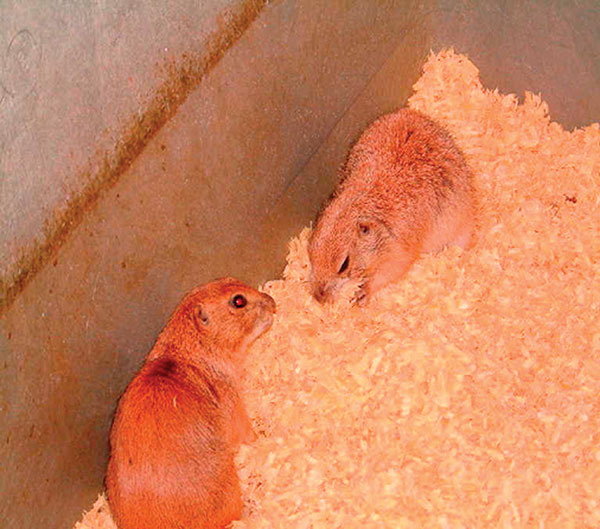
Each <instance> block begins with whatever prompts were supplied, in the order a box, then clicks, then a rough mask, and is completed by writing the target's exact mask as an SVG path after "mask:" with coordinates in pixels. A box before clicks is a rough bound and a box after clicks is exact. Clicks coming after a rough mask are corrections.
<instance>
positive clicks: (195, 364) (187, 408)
mask: <svg viewBox="0 0 600 529" xmlns="http://www.w3.org/2000/svg"><path fill="white" fill-rule="evenodd" d="M238 294H241V295H243V296H244V297H245V298H246V300H247V304H246V306H245V307H243V308H237V307H235V306H234V305H233V304H232V300H233V298H234V297H235V296H236V295H238ZM274 312H275V302H274V301H273V299H272V298H271V297H270V296H268V295H267V294H262V293H260V292H258V291H256V290H254V289H253V288H250V287H249V286H247V285H245V284H243V283H241V282H240V281H237V280H235V279H231V278H225V279H220V280H217V281H213V282H211V283H208V284H206V285H204V286H201V287H199V288H197V289H195V290H194V291H192V292H191V293H190V294H188V295H187V296H186V297H185V298H184V299H183V301H182V302H181V303H180V304H179V306H178V307H177V309H176V310H175V312H174V313H173V315H172V316H171V318H170V319H169V321H168V323H167V325H166V327H165V328H164V329H163V331H162V332H161V334H160V335H159V337H158V339H157V341H156V343H155V345H154V347H153V348H152V350H151V351H150V353H149V354H148V357H147V359H146V362H145V364H144V365H143V366H142V368H141V370H140V372H139V373H138V374H137V375H136V376H135V378H134V379H133V380H132V381H131V383H130V384H129V386H128V387H127V389H126V391H125V393H124V394H123V396H122V397H121V400H120V401H119V405H118V408H117V412H116V415H115V420H114V423H113V426H112V430H111V435H110V444H111V455H110V460H109V463H108V469H107V473H106V488H107V493H108V499H109V503H110V507H111V510H112V513H113V516H114V518H115V521H116V523H117V526H118V527H119V529H153V528H161V529H194V528H197V529H200V528H202V529H217V528H222V527H225V526H226V525H227V524H229V523H230V522H231V521H233V520H235V519H238V518H239V517H240V516H241V512H242V499H241V494H240V487H239V483H238V477H237V473H236V470H235V466H234V460H233V458H234V455H235V452H236V450H237V447H238V446H239V444H240V443H244V442H247V441H251V440H253V439H254V438H255V434H254V432H253V431H252V427H251V425H250V421H249V419H248V417H247V415H246V411H245V408H244V405H243V403H242V401H241V399H240V395H239V393H238V388H237V384H238V382H237V379H238V368H239V367H240V364H241V361H242V359H243V354H242V353H243V352H244V349H245V348H246V346H247V345H248V344H249V343H251V342H252V341H253V340H255V339H256V338H257V337H258V336H260V335H261V334H262V333H263V332H265V331H266V330H267V329H268V328H269V327H270V326H271V323H272V321H273V313H274Z"/></svg>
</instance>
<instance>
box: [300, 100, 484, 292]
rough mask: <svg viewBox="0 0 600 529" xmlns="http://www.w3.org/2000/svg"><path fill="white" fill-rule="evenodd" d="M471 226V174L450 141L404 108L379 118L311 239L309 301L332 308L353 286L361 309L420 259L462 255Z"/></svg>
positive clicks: (356, 148)
mask: <svg viewBox="0 0 600 529" xmlns="http://www.w3.org/2000/svg"><path fill="white" fill-rule="evenodd" d="M473 225H474V200H473V184H472V174H471V171H470V169H469V167H468V166H467V163H466V161H465V159H464V157H463V155H462V153H461V152H460V150H459V149H458V147H457V146H456V144H455V143H454V141H453V140H452V138H451V137H450V134H448V132H446V131H445V130H444V129H443V128H442V127H440V126H439V125H438V124H436V123H435V122H433V121H432V120H431V119H429V118H428V117H426V116H425V115H423V114H421V113H420V112H417V111H415V110H410V109H408V108H405V109H401V110H399V111H397V112H395V113H393V114H388V115H385V116H382V117H381V118H379V119H377V120H376V121H375V122H374V123H372V124H371V125H370V126H369V127H368V128H367V129H366V130H365V132H364V133H363V134H362V135H361V137H360V138H359V140H358V141H357V143H356V144H355V145H354V147H353V148H352V149H351V151H350V154H349V155H348V159H347V161H346V163H345V165H344V166H343V167H342V169H341V182H340V184H339V186H338V188H337V190H336V191H335V193H334V195H333V197H332V199H331V200H330V202H329V203H328V204H327V205H326V207H325V209H324V210H323V211H322V213H321V215H320V216H319V218H318V220H317V224H316V226H315V229H314V231H313V233H312V235H311V239H310V241H309V256H310V262H311V287H312V293H313V296H314V297H315V299H317V300H318V301H320V302H325V301H329V300H333V299H335V298H336V295H337V294H338V293H339V290H340V288H341V287H342V285H343V284H344V283H346V282H347V281H349V280H356V281H358V283H359V288H358V292H357V294H356V300H357V301H358V302H359V303H360V304H364V303H366V302H367V300H368V298H369V296H370V295H371V294H373V293H374V292H376V291H377V290H379V289H380V288H381V287H383V286H385V285H386V284H388V283H390V282H392V281H395V280H397V279H399V278H400V277H401V276H402V275H403V274H404V273H405V272H406V271H407V270H408V268H409V267H410V266H411V264H412V263H413V262H414V261H415V259H417V258H418V257H419V255H420V254H421V253H422V252H435V251H439V250H441V249H442V248H443V247H444V246H446V245H449V244H457V245H459V246H462V247H467V246H468V245H469V243H470V240H471V235H472V232H473Z"/></svg>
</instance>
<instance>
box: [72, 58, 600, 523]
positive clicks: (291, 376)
mask: <svg viewBox="0 0 600 529" xmlns="http://www.w3.org/2000/svg"><path fill="white" fill-rule="evenodd" d="M409 106H411V107H412V108H415V109H418V110H421V111H423V112H425V113H426V114H428V115H429V116H431V117H433V118H434V119H436V120H437V121H439V122H440V123H441V124H443V125H444V126H446V127H447V128H448V129H449V130H450V131H451V132H452V134H453V135H454V137H455V138H456V140H457V142H458V144H459V146H460V147H461V148H462V150H463V152H464V153H465V154H466V156H467V158H468V160H469V162H470V164H471V166H472V167H473V170H474V172H475V185H476V187H477V190H478V201H479V210H480V214H479V228H478V240H477V243H476V246H475V247H474V248H473V249H471V250H470V251H468V252H461V251H460V250H458V249H457V248H450V249H448V250H446V251H444V252H443V253H441V254H439V255H434V256H432V255H429V256H424V257H423V258H422V259H421V260H420V261H419V262H418V263H417V264H416V265H415V266H414V267H413V269H412V270H411V271H410V272H409V273H408V274H407V276H406V277H405V278H404V279H403V280H402V281H400V282H399V283H397V284H396V285H392V286H390V287H388V288H386V289H384V290H382V291H381V292H380V293H379V295H378V296H376V297H375V298H374V299H372V301H371V302H370V304H369V306H368V307H367V308H365V309H359V308H357V307H354V306H351V305H350V304H349V302H348V296H347V297H346V298H345V299H343V300H342V301H341V302H340V303H338V304H337V305H335V306H325V307H323V306H320V305H319V304H317V303H316V302H315V301H313V300H312V299H311V297H310V295H309V291H308V285H307V282H306V281H307V279H308V271H309V266H308V256H307V251H306V243H307V238H308V236H309V231H308V230H307V229H306V230H304V231H303V232H302V233H301V234H300V236H299V237H298V238H297V239H294V240H293V241H292V242H291V243H290V254H289V257H288V266H287V268H286V270H285V273H284V279H283V280H280V281H272V282H270V283H268V284H267V285H266V286H265V290H266V291H267V292H268V293H269V294H271V295H272V296H273V297H274V298H275V300H276V301H277V305H278V312H277V318H276V322H275V324H274V326H273V328H272V329H271V331H269V333H267V334H266V335H265V336H264V337H263V338H261V339H260V340H259V341H258V342H257V343H256V344H255V346H254V347H253V348H252V349H251V351H250V353H249V357H248V360H247V369H248V375H247V380H246V381H245V387H246V391H245V395H244V397H245V400H246V403H247V408H248V412H249V414H250V416H251V417H253V418H254V422H255V428H256V430H257V431H258V432H260V433H261V435H260V437H259V439H258V440H257V441H256V442H255V443H253V444H252V445H251V446H244V447H242V449H241V451H240V454H239V457H238V458H237V462H238V468H239V473H240V478H241V481H242V486H243V488H244V494H245V500H246V504H247V513H246V517H245V518H244V519H243V520H241V521H239V522H235V523H234V527H235V528H236V529H242V528H248V529H250V528H275V527H286V528H298V529H309V528H313V529H317V528H338V527H340V528H341V527H343V528H344V529H350V528H353V527H356V528H367V527H373V528H380V527H381V528H398V529H404V528H423V527H428V528H440V529H450V528H452V529H454V528H465V529H467V528H486V527H494V528H496V527H499V528H510V527H534V528H546V529H547V528H552V527H556V528H561V529H565V528H571V527H572V528H587V527H589V528H592V527H594V528H597V527H600V493H599V491H600V399H599V397H598V395H600V323H598V320H600V317H599V314H600V127H599V126H598V125H597V124H594V125H591V126H589V127H587V128H584V129H580V130H575V131H573V132H566V131H564V130H563V129H562V127H561V126H560V125H558V124H556V123H551V122H550V119H549V116H548V108H547V106H546V105H545V103H543V102H542V101H541V99H540V98H539V97H538V96H535V95H533V94H526V95H525V100H524V103H523V104H519V103H518V100H517V99H516V97H514V96H512V95H509V96H505V95H502V94H499V93H498V92H497V91H489V90H485V89H483V87H482V85H481V83H480V81H479V77H478V71H477V68H476V67H475V66H474V65H473V64H472V63H471V62H470V61H469V60H468V59H467V58H466V57H464V56H461V55H458V54H455V53H454V52H453V51H444V52H441V53H439V54H437V55H431V56H430V58H429V60H428V62H427V63H426V64H425V66H424V73H423V76H422V77H421V79H420V80H419V81H418V82H417V83H416V85H415V94H414V95H413V96H412V97H411V99H410V101H409ZM98 509H101V512H100V513H98ZM106 511H107V507H106V503H105V500H104V497H100V499H99V501H98V502H97V503H96V505H95V506H94V509H93V510H92V511H91V512H90V513H89V514H88V516H87V517H86V519H84V521H83V522H81V523H79V524H76V528H77V529H113V527H114V525H112V522H110V520H109V518H108V514H107V513H106ZM96 520H98V521H96ZM107 520H108V521H107ZM103 524H104V525H103Z"/></svg>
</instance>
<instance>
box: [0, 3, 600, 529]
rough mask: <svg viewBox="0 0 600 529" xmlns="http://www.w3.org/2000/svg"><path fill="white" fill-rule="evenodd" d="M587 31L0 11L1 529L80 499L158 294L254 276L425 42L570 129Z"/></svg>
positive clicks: (382, 15)
mask: <svg viewBox="0 0 600 529" xmlns="http://www.w3.org/2000/svg"><path fill="white" fill-rule="evenodd" d="M556 27H559V28H561V29H560V31H549V28H556ZM538 28H544V29H543V30H542V29H538ZM598 34H600V19H599V15H598V8H597V7H596V2H594V1H592V0H588V1H587V2H585V1H582V2H578V3H577V4H576V5H575V6H572V7H569V6H566V4H564V3H562V2H554V3H553V2H533V1H529V2H527V1H526V2H524V3H523V2H509V1H505V2H474V1H473V2H444V1H439V2H434V1H427V2H416V1H408V0H406V1H395V2H394V1H384V0H380V1H369V2H364V1H362V2H361V1H357V0H355V1H351V0H332V1H328V2H319V1H316V0H312V1H311V0H296V1H291V0H281V1H278V2H273V3H269V4H266V5H265V2H260V1H247V2H240V1H237V2H235V1H229V2H227V1H225V0H220V1H216V0H212V1H210V2H202V3H199V2H191V1H189V2H188V1H185V0H178V1H172V2H166V3H161V4H160V5H159V3H157V2H136V1H134V0H121V1H115V0H113V1H108V0H105V1H103V2H76V1H71V2H67V1H63V2H60V3H57V2H55V3H53V4H52V6H50V4H48V3H46V2H41V1H33V0H28V1H27V2H3V3H1V4H0V57H1V58H0V118H1V122H2V128H1V129H0V173H1V174H0V176H1V188H0V190H1V196H0V200H1V203H0V206H1V208H2V211H3V216H2V220H1V221H0V222H2V229H1V230H0V244H1V248H2V255H3V259H2V268H1V271H2V281H3V283H2V285H1V287H2V288H1V292H0V294H1V295H2V303H1V304H0V305H1V307H2V308H1V311H2V318H1V320H0V328H1V332H0V351H1V352H2V359H1V362H0V432H2V434H1V435H2V437H0V446H2V450H1V451H0V468H2V473H1V474H0V520H2V521H3V524H2V526H3V527H6V528H7V529H8V528H10V529H12V528H23V527H36V526H41V527H47V528H52V527H64V526H65V525H66V526H69V524H70V523H71V522H72V521H74V520H75V519H76V518H78V517H79V514H80V512H81V510H82V509H83V508H85V507H87V506H89V504H90V502H91V501H92V500H93V498H94V497H95V495H96V494H97V492H98V490H99V489H100V487H101V484H102V481H101V480H102V475H103V471H104V465H105V458H106V449H107V441H106V439H107V430H108V427H109V424H110V418H111V415H112V412H113V410H114V406H115V402H116V399H117V398H118V395H119V394H120V392H121V391H122V390H123V389H124V387H125V385H126V384H127V382H128V381H129V379H130V378H131V376H132V374H133V373H134V371H135V369H136V368H137V367H138V366H139V364H140V362H141V360H142V358H143V356H144V355H145V354H146V352H147V351H148V350H149V348H150V347H151V345H152V342H153V340H154V338H155V337H156V334H157V332H158V331H159V330H160V328H161V327H162V325H163V324H164V322H165V319H166V317H167V316H168V314H169V312H170V311H171V310H172V309H173V307H174V306H175V304H176V303H177V301H178V299H179V298H180V297H181V296H182V295H183V293H184V292H185V291H187V290H188V289H190V288H192V287H193V286H195V285H197V284H198V283H201V282H203V281H206V280H209V279H211V278H213V277H215V276H222V275H226V274H231V275H236V276H238V277H240V278H241V279H245V280H247V281H249V282H250V283H252V284H257V283H259V282H262V281H264V280H266V279H269V278H272V277H276V276H277V275H278V274H279V272H280V270H281V268H282V265H283V258H284V256H285V253H286V248H285V243H286V242H287V240H289V238H290V237H291V236H292V235H293V234H294V233H296V232H297V231H298V229H299V228H300V227H301V226H302V225H304V224H305V223H307V222H308V221H310V220H311V219H312V218H313V217H314V214H315V213H316V211H317V209H318V207H319V206H320V204H321V201H322V200H323V198H324V197H326V196H327V195H328V193H329V192H330V191H331V189H332V187H333V185H334V182H335V178H336V168H337V166H338V165H339V163H340V162H341V160H342V159H343V157H344V154H345V152H346V150H347V148H348V145H349V143H350V142H351V141H352V140H354V139H355V138H356V136H357V135H358V133H359V132H360V130H361V129H362V128H363V127H364V126H365V125H366V124H367V123H368V122H370V121H371V120H373V119H374V118H375V117H376V116H378V115H380V114H381V113H383V112H386V111H389V110H392V109H394V108H396V107H398V106H401V105H402V104H403V103H404V101H405V100H406V98H407V97H408V95H410V91H411V90H410V89H411V86H412V84H413V83H414V81H415V80H416V79H417V78H418V77H419V73H420V72H419V68H420V66H421V64H422V63H423V61H424V60H425V57H426V56H427V53H428V52H429V49H430V48H431V47H433V48H436V49H437V48H439V47H441V46H447V45H454V46H455V48H456V49H457V50H458V51H461V52H466V53H468V54H469V55H470V56H471V57H472V58H473V59H474V60H475V61H476V63H477V64H478V66H480V68H481V70H482V76H483V79H484V81H485V82H486V83H488V86H495V85H497V86H498V87H499V88H500V89H501V90H503V91H511V90H517V91H522V90H523V89H529V90H532V91H542V92H543V95H544V97H545V98H546V99H547V100H548V101H549V102H550V106H551V112H552V113H553V115H554V116H555V117H558V118H560V119H561V120H562V121H563V123H565V124H566V125H567V126H569V127H570V126H574V125H580V124H586V123H588V122H590V121H592V120H599V119H600V112H599V109H600V95H599V94H598V91H597V90H596V87H597V86H598V81H599V80H600V79H599V77H600V73H599V71H598V64H599V62H598V60H597V59H598V50H599V49H600V44H599V43H598V42H597V35H598ZM584 103H585V104H584Z"/></svg>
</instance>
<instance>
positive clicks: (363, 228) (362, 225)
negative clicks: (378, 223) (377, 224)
mask: <svg viewBox="0 0 600 529" xmlns="http://www.w3.org/2000/svg"><path fill="white" fill-rule="evenodd" d="M358 231H359V232H360V234H361V235H367V234H368V233H369V231H371V227H370V226H369V225H368V224H365V223H364V222H360V223H359V224H358Z"/></svg>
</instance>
